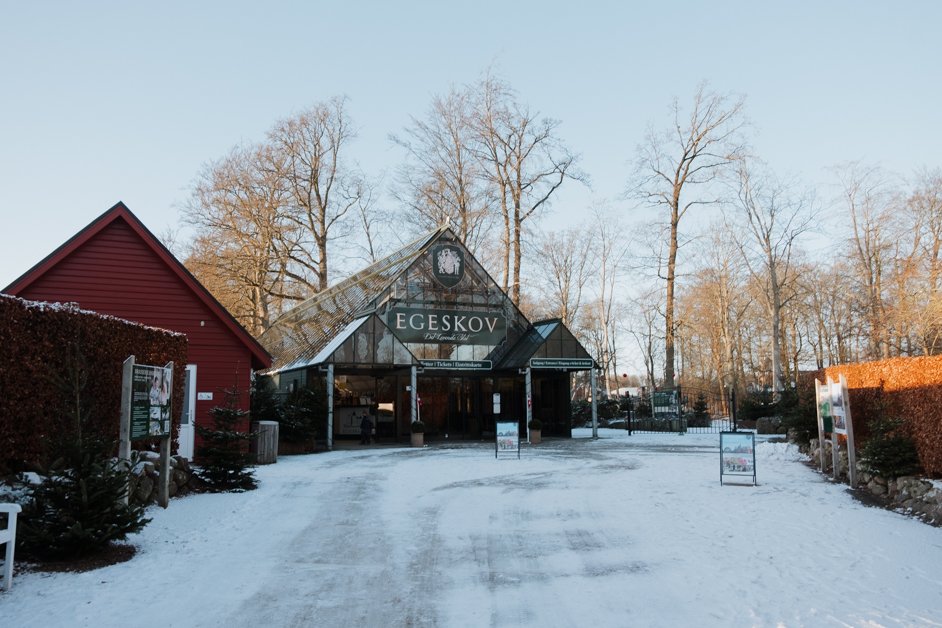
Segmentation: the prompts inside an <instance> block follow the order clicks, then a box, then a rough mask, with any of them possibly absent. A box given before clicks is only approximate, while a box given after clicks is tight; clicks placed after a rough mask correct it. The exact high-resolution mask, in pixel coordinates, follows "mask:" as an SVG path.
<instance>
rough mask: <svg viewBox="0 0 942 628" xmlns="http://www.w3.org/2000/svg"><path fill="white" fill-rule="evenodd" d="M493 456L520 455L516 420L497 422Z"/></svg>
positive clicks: (518, 429)
mask: <svg viewBox="0 0 942 628" xmlns="http://www.w3.org/2000/svg"><path fill="white" fill-rule="evenodd" d="M494 447H495V449H494V457H495V458H502V457H516V458H519V457H520V424H519V423H518V422H517V421H506V422H504V421H498V422H497V442H496V443H495V444H494Z"/></svg>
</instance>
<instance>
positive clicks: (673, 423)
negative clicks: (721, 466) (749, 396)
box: [626, 387, 736, 434]
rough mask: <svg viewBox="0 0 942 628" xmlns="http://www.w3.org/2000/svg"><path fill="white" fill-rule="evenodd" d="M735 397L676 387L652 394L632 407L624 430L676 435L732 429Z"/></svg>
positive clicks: (713, 432)
mask: <svg viewBox="0 0 942 628" xmlns="http://www.w3.org/2000/svg"><path fill="white" fill-rule="evenodd" d="M735 405H736V399H735V395H732V396H731V397H729V398H727V397H725V396H724V395H721V394H718V393H716V392H715V391H708V390H700V389H696V388H686V387H685V388H681V387H677V388H674V389H669V390H656V391H654V393H653V394H651V395H647V396H644V397H642V398H640V399H638V400H636V402H635V403H633V404H632V407H631V409H630V410H629V411H628V413H627V414H628V416H627V417H626V419H627V425H626V428H627V429H628V430H629V432H642V433H644V432H677V433H681V434H682V433H685V432H690V433H695V434H718V433H720V432H728V431H731V430H734V429H735V426H736V419H735V416H736V412H735Z"/></svg>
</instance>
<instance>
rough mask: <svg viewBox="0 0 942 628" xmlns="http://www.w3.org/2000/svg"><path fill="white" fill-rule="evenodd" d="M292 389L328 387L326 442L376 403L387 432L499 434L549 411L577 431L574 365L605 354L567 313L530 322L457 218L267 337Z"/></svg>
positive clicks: (560, 429) (381, 431) (320, 297)
mask: <svg viewBox="0 0 942 628" xmlns="http://www.w3.org/2000/svg"><path fill="white" fill-rule="evenodd" d="M261 342H262V344H263V346H264V347H265V348H266V349H267V350H268V351H269V352H270V353H271V355H272V356H273V365H272V368H271V369H270V370H268V371H267V373H266V374H268V375H270V376H271V377H272V378H273V380H274V381H275V383H276V384H277V386H278V389H279V391H281V392H282V393H289V392H291V391H293V390H296V389H298V388H300V387H305V386H307V387H319V388H322V389H323V390H324V391H325V392H326V393H327V399H328V406H329V410H328V434H327V441H328V446H332V443H333V440H334V439H335V438H345V437H357V436H359V433H360V420H361V418H362V415H363V414H369V415H371V417H372V420H373V423H374V424H375V425H376V436H377V438H378V439H380V440H383V439H389V440H406V439H408V437H409V433H410V431H411V430H410V424H411V422H413V421H416V420H421V421H422V422H423V423H425V425H426V438H427V439H430V440H435V439H445V438H448V439H483V438H492V437H493V435H494V431H495V421H497V420H500V421H508V420H517V421H519V422H520V426H521V433H526V425H527V421H528V418H530V417H532V418H536V419H539V420H540V421H541V422H542V424H543V434H544V435H546V436H571V419H570V374H571V373H572V372H573V371H583V370H591V369H593V368H594V367H595V362H594V360H593V359H592V358H591V356H590V355H589V353H588V352H587V351H586V350H585V348H584V347H583V346H582V345H581V344H580V343H579V341H578V340H577V339H576V338H575V337H574V336H573V334H572V333H571V332H570V331H569V330H568V329H567V328H566V327H565V325H563V324H562V322H561V321H559V320H556V319H554V320H547V321H540V322H535V323H531V322H530V321H529V320H527V318H526V317H525V316H524V315H523V314H522V313H521V312H520V310H518V309H517V307H516V306H515V305H514V304H513V301H512V300H511V299H510V297H509V296H508V295H507V294H505V293H504V291H503V290H502V289H501V288H500V286H499V285H498V284H497V283H496V282H495V281H494V280H493V279H492V278H491V277H490V275H488V273H487V272H486V271H485V270H484V268H483V267H482V266H481V265H480V264H479V263H478V261H477V260H476V259H475V258H474V257H473V256H472V255H471V254H470V253H469V251H468V250H467V249H466V248H465V246H464V244H463V243H462V242H460V241H459V239H458V238H457V237H456V236H455V234H454V233H453V232H452V231H451V229H450V228H448V227H447V226H444V227H442V228H440V229H438V230H437V231H435V232H434V233H432V234H430V235H427V236H425V237H423V238H421V239H420V240H417V241H415V242H413V243H411V244H409V245H407V246H405V247H404V248H402V249H400V250H399V251H396V252H395V253H393V254H392V255H390V256H388V257H386V258H385V259H383V260H380V261H379V262H376V263H375V264H373V265H371V266H369V267H367V268H365V269H363V270H361V271H360V272H358V273H356V274H354V275H353V276H351V277H348V278H347V279H345V280H344V281H342V282H340V283H338V284H337V285H335V286H333V287H332V288H330V289H328V290H325V291H323V292H320V293H318V294H316V295H314V296H313V297H311V298H310V299H308V300H307V301H305V302H303V303H301V304H300V305H298V306H297V307H295V308H294V309H293V310H291V311H289V312H288V313H286V314H285V315H284V316H282V317H281V318H280V319H278V320H277V321H275V323H273V325H272V326H271V328H269V330H268V331H266V332H265V334H264V335H263V336H262V337H261Z"/></svg>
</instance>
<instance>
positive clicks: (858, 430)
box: [820, 356, 942, 476]
mask: <svg viewBox="0 0 942 628" xmlns="http://www.w3.org/2000/svg"><path fill="white" fill-rule="evenodd" d="M842 374H843V375H844V376H845V377H846V378H847V387H848V391H849V393H850V407H851V412H852V416H853V420H854V436H855V437H856V438H857V439H858V440H859V442H860V443H865V442H866V440H867V437H868V436H869V434H868V428H869V426H870V425H873V424H876V423H877V422H878V421H881V420H885V419H899V420H900V421H902V424H903V427H904V431H905V432H906V433H907V434H908V435H909V436H911V437H912V439H913V441H914V442H915V444H916V449H917V451H918V452H919V461H920V462H921V463H922V467H923V469H924V470H925V471H926V473H927V474H929V475H932V476H939V475H942V356H931V357H918V358H893V359H890V360H880V361H877V362H863V363H860V364H848V365H842V366H831V367H828V368H826V369H824V374H823V375H821V376H820V379H821V381H824V377H825V376H826V377H830V378H831V379H832V380H837V379H838V378H839V377H840V375H842ZM859 446H860V445H858V447H859Z"/></svg>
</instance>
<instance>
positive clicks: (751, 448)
mask: <svg viewBox="0 0 942 628" xmlns="http://www.w3.org/2000/svg"><path fill="white" fill-rule="evenodd" d="M725 475H739V476H750V477H752V483H753V484H755V483H756V435H755V434H753V433H752V432H720V484H722V483H723V476H725Z"/></svg>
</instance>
